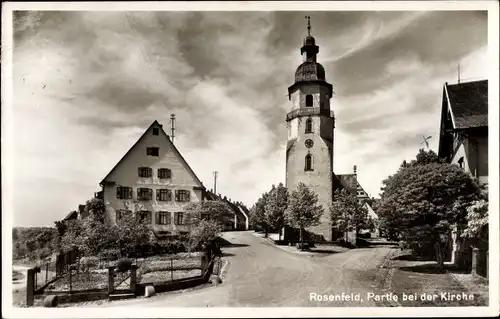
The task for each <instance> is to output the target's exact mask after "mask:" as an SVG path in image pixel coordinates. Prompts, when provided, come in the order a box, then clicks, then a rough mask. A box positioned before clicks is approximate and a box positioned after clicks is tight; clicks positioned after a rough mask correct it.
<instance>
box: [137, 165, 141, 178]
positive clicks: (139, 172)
mask: <svg viewBox="0 0 500 319" xmlns="http://www.w3.org/2000/svg"><path fill="white" fill-rule="evenodd" d="M137 174H138V176H139V177H142V176H141V168H140V167H139V168H138V169H137Z"/></svg>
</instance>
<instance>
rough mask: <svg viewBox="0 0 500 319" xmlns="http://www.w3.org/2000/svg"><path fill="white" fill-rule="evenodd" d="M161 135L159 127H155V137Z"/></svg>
mask: <svg viewBox="0 0 500 319" xmlns="http://www.w3.org/2000/svg"><path fill="white" fill-rule="evenodd" d="M159 134H160V129H159V128H157V127H153V135H159Z"/></svg>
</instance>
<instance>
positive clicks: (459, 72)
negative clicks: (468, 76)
mask: <svg viewBox="0 0 500 319" xmlns="http://www.w3.org/2000/svg"><path fill="white" fill-rule="evenodd" d="M458 84H460V63H459V64H458Z"/></svg>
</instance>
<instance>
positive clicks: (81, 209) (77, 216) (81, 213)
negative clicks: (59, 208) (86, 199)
mask: <svg viewBox="0 0 500 319" xmlns="http://www.w3.org/2000/svg"><path fill="white" fill-rule="evenodd" d="M87 216H88V212H87V211H86V210H85V205H78V210H74V211H72V212H70V213H69V214H68V215H66V217H64V219H63V221H69V220H82V219H84V218H86V217H87Z"/></svg>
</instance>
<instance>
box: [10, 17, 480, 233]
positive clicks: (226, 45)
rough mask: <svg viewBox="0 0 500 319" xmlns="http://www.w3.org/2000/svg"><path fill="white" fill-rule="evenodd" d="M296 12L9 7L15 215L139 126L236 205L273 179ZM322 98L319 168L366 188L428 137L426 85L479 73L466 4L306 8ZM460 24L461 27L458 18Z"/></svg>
mask: <svg viewBox="0 0 500 319" xmlns="http://www.w3.org/2000/svg"><path fill="white" fill-rule="evenodd" d="M304 15H305V14H304V13H303V12H62V11H61V12H48V11H44V12H22V13H16V15H15V18H16V19H15V24H14V27H15V30H14V61H13V65H14V68H13V70H14V74H13V85H14V101H13V113H14V127H15V136H14V137H13V138H14V143H15V147H14V156H15V166H14V168H13V169H14V175H15V179H14V189H15V192H14V193H15V194H14V196H15V198H14V200H15V202H14V208H15V211H16V212H15V223H16V224H18V225H29V224H31V225H43V224H51V223H52V222H53V221H54V220H56V219H60V218H63V217H64V216H65V215H66V214H67V213H68V212H69V211H70V210H73V209H75V208H76V207H77V205H78V204H81V203H83V202H84V201H85V200H87V199H88V198H89V197H91V196H92V193H93V192H94V191H97V190H98V183H99V181H100V180H101V179H102V178H103V177H104V176H105V175H106V174H107V173H108V172H109V170H111V168H112V167H113V166H114V165H115V164H116V163H117V162H118V160H119V159H120V158H121V157H122V156H123V154H124V153H125V152H126V151H127V150H128V149H129V148H130V147H131V146H132V145H133V144H134V142H135V141H136V140H137V139H138V138H139V137H140V136H141V134H142V133H143V132H144V130H145V129H146V128H147V127H148V126H149V125H150V124H151V123H152V122H153V121H154V120H158V121H159V122H160V123H162V124H163V125H164V127H165V128H168V126H169V125H168V123H169V117H170V114H171V113H175V114H176V118H177V120H176V123H177V130H176V138H175V143H176V146H177V147H178V148H179V150H180V151H181V153H182V154H183V156H184V157H185V159H186V160H187V161H188V162H189V164H190V166H191V167H192V168H193V170H194V171H195V172H196V174H197V175H198V177H199V178H200V179H201V180H202V181H203V182H204V184H205V186H206V187H208V188H212V183H213V182H212V181H213V177H212V172H213V171H215V170H216V171H219V178H218V187H217V188H218V192H221V193H222V194H223V195H225V196H228V197H229V198H231V199H233V200H241V201H243V202H245V203H246V204H247V205H249V206H251V205H252V204H253V203H254V202H255V200H256V199H257V198H258V197H259V196H260V195H261V194H262V193H263V192H265V191H267V190H269V189H270V187H271V185H272V184H277V183H279V182H284V179H285V145H286V136H287V132H286V127H285V115H286V112H287V111H288V110H289V109H290V108H291V105H290V102H289V101H288V97H287V96H286V95H287V88H288V86H290V85H291V84H293V79H294V72H295V70H296V68H297V66H298V65H299V64H300V63H301V56H300V46H301V45H302V40H303V37H304V36H305V35H306V34H307V31H306V28H305V20H304ZM309 15H311V16H312V17H313V18H312V25H313V29H312V30H313V35H314V36H315V37H316V42H317V44H318V45H319V46H320V54H319V56H318V61H319V62H320V63H323V65H324V66H325V69H326V72H327V79H328V81H329V82H331V83H332V84H333V85H334V90H335V92H336V95H335V96H334V98H333V99H332V108H333V110H334V111H335V114H336V116H337V120H336V129H335V147H334V150H335V157H334V161H335V164H334V170H335V172H336V173H348V172H351V171H352V166H353V165H357V166H358V176H359V179H360V181H361V183H362V185H363V187H364V188H365V190H366V191H368V192H369V193H371V194H372V195H373V196H376V195H377V194H378V192H379V187H380V182H381V181H382V180H383V179H384V178H385V177H387V176H388V175H389V174H392V173H393V172H394V171H395V170H396V169H397V167H398V166H399V164H400V163H401V162H402V161H403V160H404V159H409V158H412V157H413V156H415V154H416V152H417V151H418V148H420V147H422V145H421V144H420V143H421V136H422V135H432V136H433V138H432V139H431V148H434V149H436V147H437V142H438V141H437V136H438V134H437V133H438V129H439V111H440V98H441V90H442V85H443V84H444V82H446V81H448V82H454V81H456V78H457V74H456V72H457V64H458V63H459V62H460V65H461V74H462V75H463V77H464V78H467V77H484V76H485V75H486V71H487V70H488V67H487V59H486V56H487V54H486V53H487V46H486V17H485V16H484V15H482V14H481V13H477V12H458V11H457V12H396V11H394V12H358V11H357V12H354V11H353V12H328V11H325V12H314V13H310V14H309ZM464 21H467V24H465V23H464Z"/></svg>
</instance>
